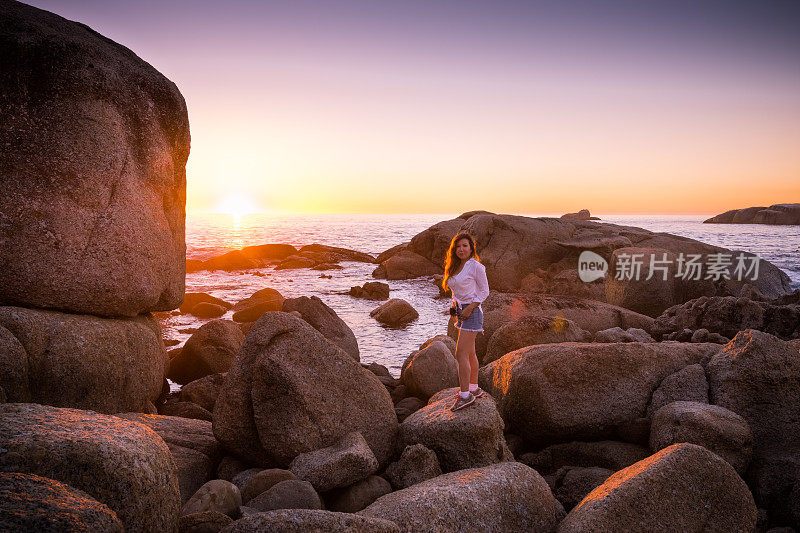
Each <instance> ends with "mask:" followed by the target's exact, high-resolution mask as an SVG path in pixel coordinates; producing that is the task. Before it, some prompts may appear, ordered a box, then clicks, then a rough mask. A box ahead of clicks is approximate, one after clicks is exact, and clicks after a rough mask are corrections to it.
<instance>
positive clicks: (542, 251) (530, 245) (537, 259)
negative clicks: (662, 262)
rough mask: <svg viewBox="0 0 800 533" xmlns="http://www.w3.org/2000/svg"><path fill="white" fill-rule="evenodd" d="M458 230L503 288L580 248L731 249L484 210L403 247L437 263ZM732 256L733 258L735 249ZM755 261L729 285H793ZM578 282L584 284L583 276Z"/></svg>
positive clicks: (773, 290) (554, 267) (568, 264)
mask: <svg viewBox="0 0 800 533" xmlns="http://www.w3.org/2000/svg"><path fill="white" fill-rule="evenodd" d="M460 231H467V232H469V233H470V234H471V235H473V236H474V237H475V240H476V244H477V248H478V250H479V253H480V256H481V262H482V263H484V264H485V265H486V276H487V278H488V279H489V286H490V287H491V288H492V289H494V290H497V291H504V292H512V291H517V290H519V289H520V287H521V285H522V280H523V279H524V278H525V277H526V276H527V275H529V274H531V273H536V272H537V270H538V271H542V270H544V271H548V272H549V273H550V274H554V275H555V274H558V273H559V272H561V271H564V270H573V269H575V268H576V267H578V258H579V256H580V254H581V253H582V252H583V251H593V252H595V253H597V254H599V255H601V256H602V257H603V258H604V259H605V260H606V261H607V262H609V263H611V262H612V261H611V260H612V253H613V252H614V251H615V250H617V249H620V248H623V247H638V248H648V249H649V248H654V249H659V250H663V251H666V252H667V253H671V254H680V253H684V255H686V254H695V253H700V254H705V257H708V256H709V255H711V254H715V253H731V254H734V253H735V251H731V250H727V249H725V248H721V247H718V246H712V245H709V244H705V243H702V242H700V241H696V240H694V239H689V238H687V237H681V236H678V235H671V234H669V233H663V232H652V231H649V230H646V229H642V228H637V227H633V226H620V225H617V224H609V223H603V222H595V221H591V220H570V219H559V218H551V217H535V218H533V217H526V216H521V215H498V214H494V213H488V212H486V211H474V212H468V213H464V214H462V215H460V216H459V217H457V218H455V219H451V220H446V221H442V222H439V223H437V224H434V225H433V226H431V227H430V228H428V229H426V230H424V231H422V232H421V233H418V234H417V235H415V236H414V237H413V238H412V239H411V242H410V243H409V244H408V247H407V250H408V251H410V252H413V253H416V254H419V255H421V256H422V257H424V258H426V259H428V260H429V261H431V262H432V263H434V264H436V265H443V264H444V258H445V254H446V252H447V249H448V247H449V245H450V241H451V240H452V238H453V237H454V236H455V235H456V233H458V232H460ZM658 257H660V256H658ZM733 259H734V261H735V255H734V258H733ZM759 264H760V268H759V274H758V279H757V280H752V281H751V280H749V279H748V280H747V281H744V280H743V281H737V280H736V279H735V276H733V277H734V279H732V280H729V281H727V285H728V286H729V287H730V288H732V289H734V290H735V289H736V288H737V287H740V286H741V285H743V284H744V283H753V284H754V285H755V286H756V287H757V288H758V289H759V290H760V291H761V292H763V293H764V294H765V295H767V296H768V297H771V298H775V297H777V296H780V295H781V294H785V293H787V292H790V291H791V289H790V281H791V280H790V279H789V276H788V275H787V274H786V273H785V272H783V271H782V270H781V269H779V268H778V267H776V266H775V265H772V264H771V263H769V262H768V261H763V260H762V261H760V262H759ZM703 275H705V273H704V274H703ZM607 277H609V275H607ZM576 279H577V278H576ZM576 283H579V284H581V285H585V283H584V282H582V281H576ZM692 283H696V282H692ZM701 284H702V281H701ZM690 288H691V285H690ZM712 294H713V293H712ZM691 297H693V296H689V297H686V298H684V299H682V300H680V302H683V301H685V300H687V299H689V298H691ZM567 318H570V317H567ZM579 325H581V324H579ZM615 325H617V324H615ZM581 327H583V328H584V329H588V328H586V327H585V326H583V325H581ZM608 327H613V326H608ZM635 327H638V326H635ZM602 329H605V328H602Z"/></svg>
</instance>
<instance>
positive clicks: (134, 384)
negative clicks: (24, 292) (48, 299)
mask: <svg viewBox="0 0 800 533" xmlns="http://www.w3.org/2000/svg"><path fill="white" fill-rule="evenodd" d="M160 337H161V332H160V330H159V327H158V324H157V323H156V322H155V320H154V319H153V318H152V317H151V316H149V315H143V316H140V317H136V318H120V319H113V318H99V317H96V316H90V315H73V314H68V313H60V312H57V311H44V310H38V309H26V308H23V307H0V363H2V364H0V386H2V387H3V389H5V392H6V395H7V397H8V401H9V402H26V401H30V402H35V403H39V404H45V405H54V406H62V407H76V408H81V409H89V410H92V411H97V412H102V413H116V412H118V411H143V410H144V409H145V408H146V406H147V403H148V402H153V401H155V400H156V399H157V398H158V397H159V394H160V393H161V385H162V383H163V381H164V374H165V367H166V364H167V355H166V352H165V350H164V345H163V343H162V342H161V339H160ZM132 376H135V379H134V378H132Z"/></svg>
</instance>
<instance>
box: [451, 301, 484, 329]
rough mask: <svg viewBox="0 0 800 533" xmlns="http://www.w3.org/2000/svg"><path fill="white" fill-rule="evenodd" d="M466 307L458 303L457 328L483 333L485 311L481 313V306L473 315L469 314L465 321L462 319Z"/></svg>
mask: <svg viewBox="0 0 800 533" xmlns="http://www.w3.org/2000/svg"><path fill="white" fill-rule="evenodd" d="M465 307H466V305H462V304H460V303H456V311H457V313H458V314H457V315H456V323H455V326H456V328H458V329H463V330H464V331H483V311H481V308H480V306H478V307H476V308H475V309H473V310H472V313H470V314H469V318H467V319H466V320H464V319H463V318H461V311H462V310H463V309H464V308H465Z"/></svg>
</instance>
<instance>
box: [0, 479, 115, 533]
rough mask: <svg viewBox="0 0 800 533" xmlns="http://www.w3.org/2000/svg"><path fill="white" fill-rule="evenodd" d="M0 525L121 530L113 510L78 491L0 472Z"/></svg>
mask: <svg viewBox="0 0 800 533" xmlns="http://www.w3.org/2000/svg"><path fill="white" fill-rule="evenodd" d="M0 528H2V530H3V531H108V532H119V533H122V531H123V527H122V522H120V521H119V519H118V518H117V515H116V513H114V511H112V510H111V509H110V508H109V507H108V506H107V505H103V504H102V503H100V502H98V501H97V500H95V499H94V498H92V497H91V496H89V495H88V494H86V493H85V492H83V491H82V490H78V489H76V488H74V487H70V486H69V485H66V484H64V483H60V482H58V481H55V480H53V479H49V478H46V477H40V476H36V475H33V474H16V473H4V472H0Z"/></svg>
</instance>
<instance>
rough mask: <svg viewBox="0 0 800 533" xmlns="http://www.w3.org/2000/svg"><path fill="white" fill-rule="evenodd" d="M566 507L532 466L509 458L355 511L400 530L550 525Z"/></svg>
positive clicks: (548, 528)
mask: <svg viewBox="0 0 800 533" xmlns="http://www.w3.org/2000/svg"><path fill="white" fill-rule="evenodd" d="M563 513H564V510H563V508H562V507H561V504H559V503H558V501H556V499H555V498H554V497H553V494H552V492H550V487H548V486H547V483H546V482H545V481H544V479H543V478H542V476H540V475H539V474H538V473H537V472H536V470H534V469H532V468H529V467H527V466H525V465H523V464H522V463H516V462H508V463H501V464H496V465H491V466H485V467H483V468H470V469H466V470H459V471H457V472H451V473H449V474H444V475H442V476H439V477H436V478H433V479H429V480H427V481H423V482H422V483H417V484H416V485H413V486H412V487H409V488H407V489H404V490H399V491H397V492H392V493H391V494H387V495H386V496H382V497H380V498H378V499H377V500H376V501H375V503H373V504H372V505H370V506H369V507H367V508H366V509H364V510H363V511H359V512H358V513H357V514H358V515H360V516H366V517H371V518H383V519H386V520H391V521H392V522H396V523H397V524H398V525H399V526H400V530H401V531H413V532H428V531H430V532H434V531H435V532H449V531H453V532H455V531H458V532H462V531H463V532H465V533H466V532H469V531H541V532H547V531H553V530H555V527H556V525H557V524H558V521H559V520H560V519H561V518H562V517H563Z"/></svg>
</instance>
